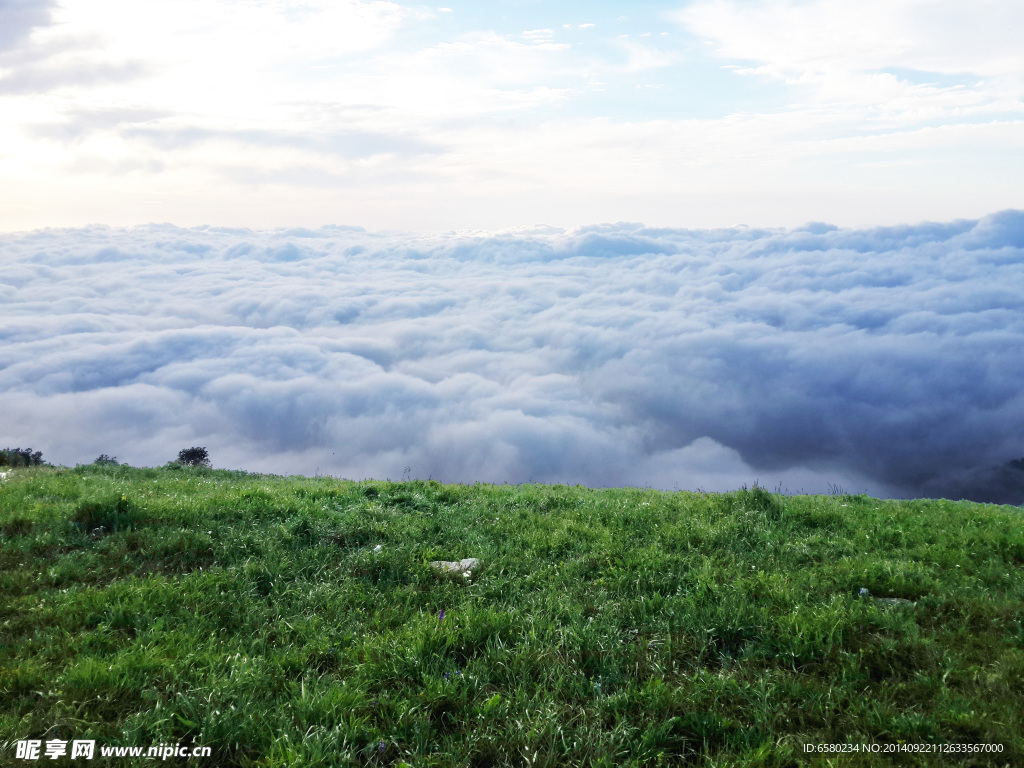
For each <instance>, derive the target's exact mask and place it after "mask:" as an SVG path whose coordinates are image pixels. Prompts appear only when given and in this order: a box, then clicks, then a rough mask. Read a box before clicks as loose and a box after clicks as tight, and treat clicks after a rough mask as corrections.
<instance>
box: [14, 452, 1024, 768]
mask: <svg viewBox="0 0 1024 768" xmlns="http://www.w3.org/2000/svg"><path fill="white" fill-rule="evenodd" d="M0 532H2V543H0V642H2V644H0V764H19V765H31V764H34V763H32V762H31V761H29V762H25V761H18V760H16V759H15V742H16V741H17V740H23V739H39V740H41V741H43V743H44V745H45V741H46V740H52V739H62V740H68V741H69V742H70V741H71V740H72V739H95V740H96V742H97V750H99V745H129V746H145V747H148V746H149V745H154V744H162V743H167V744H172V745H175V744H177V745H186V746H189V745H190V746H193V747H198V746H200V745H205V746H209V747H210V748H211V749H212V756H211V757H209V758H205V759H198V758H197V759H193V760H191V761H184V760H183V759H178V758H173V757H172V758H171V759H169V760H167V761H165V762H164V764H167V765H172V764H186V763H188V764H192V765H196V764H198V765H207V766H268V767H269V766H286V765H287V766H311V765H338V766H378V765H380V766H385V765H388V766H390V765H402V764H403V763H404V764H407V765H411V766H416V768H426V767H427V766H438V767H440V766H480V767H482V766H506V765H508V766H527V765H529V766H584V765H587V766H591V765H592V766H609V767H610V766H632V765H636V766H659V765H664V766H671V765H679V764H683V763H684V762H688V763H690V764H694V765H715V766H729V765H735V766H741V765H742V766H746V765H762V766H786V765H798V764H799V765H806V764H811V765H834V766H853V765H856V766H861V765H890V764H893V762H894V759H895V758H894V757H893V756H892V755H891V754H885V753H884V752H882V751H881V750H886V749H899V748H900V746H899V745H900V744H901V743H903V744H906V745H925V744H947V743H952V744H964V745H972V744H976V745H983V744H990V745H999V747H998V748H999V749H1001V750H1002V751H1001V752H999V753H992V752H989V753H984V752H973V753H970V752H957V753H937V752H931V753H927V754H918V755H916V756H914V755H912V754H909V753H904V754H903V756H902V757H900V758H899V764H907V765H1022V764H1024V724H1022V715H1024V686H1022V684H1021V680H1022V679H1024V629H1022V624H1021V619H1022V605H1024V575H1022V570H1021V566H1022V564H1024V519H1022V516H1021V510H1020V509H1017V508H1013V507H996V506H988V505H981V504H972V503H966V502H950V501H928V500H922V501H910V502H908V501H879V500H876V499H871V498H867V497H864V496H848V495H846V496H792V497H782V496H776V495H773V494H770V493H768V492H766V491H764V490H762V489H759V488H754V489H751V490H741V491H737V492H734V493H729V494H698V493H686V492H681V493H663V492H656V491H651V490H639V489H610V490H590V489H586V488H580V487H562V486H554V487H551V486H538V485H524V486H488V485H477V486H453V485H441V484H439V483H436V482H404V483H389V482H362V483H354V482H347V481H339V480H335V479H331V478H302V477H287V478H286V477H274V476H260V475H249V474H245V473H240V472H226V471H213V470H207V469H202V468H191V469H190V468H179V469H169V468H161V469H134V468H130V467H123V466H122V467H117V466H84V467H77V468H75V469H56V470H54V469H25V470H16V471H15V472H14V473H13V474H12V475H11V477H9V478H8V479H7V480H6V481H3V482H0ZM466 557H476V558H479V559H480V561H481V564H480V567H479V568H477V569H476V570H475V571H473V573H472V575H471V576H469V577H465V576H461V575H449V574H445V573H441V572H439V571H438V570H436V569H434V568H431V567H430V562H431V561H435V560H459V559H461V558H466ZM862 589H866V590H868V592H869V594H868V595H862V594H861V590H862ZM875 598H902V599H903V601H893V600H879V599H875ZM906 601H911V602H906ZM837 743H844V744H850V745H854V744H874V745H878V746H877V747H876V749H879V750H880V751H879V753H877V754H874V755H872V754H870V753H866V752H860V753H855V752H847V753H832V754H823V755H818V756H814V755H811V754H805V752H804V746H803V745H804V744H815V745H828V744H837ZM893 745H896V746H893ZM903 748H905V749H909V748H911V747H903ZM914 748H920V747H914ZM833 749H835V748H833ZM98 754H99V753H98V751H97V758H96V761H98V762H95V761H94V762H93V763H89V762H87V761H83V760H81V759H78V760H74V761H70V762H69V761H67V760H64V759H61V760H57V761H54V760H48V759H43V760H41V761H39V762H37V763H35V764H40V763H45V764H47V765H54V764H57V765H64V764H67V765H87V764H140V765H141V764H152V761H146V760H141V759H140V760H136V761H135V763H132V762H131V760H130V759H122V760H117V759H105V760H100V759H99V757H98Z"/></svg>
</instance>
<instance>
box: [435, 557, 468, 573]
mask: <svg viewBox="0 0 1024 768" xmlns="http://www.w3.org/2000/svg"><path fill="white" fill-rule="evenodd" d="M478 565H480V561H479V560H477V559H476V558H475V557H467V558H464V559H463V560H435V561H434V562H432V563H431V564H430V567H431V568H433V569H435V570H438V571H445V572H446V573H456V574H457V573H462V574H466V575H468V573H469V571H472V570H473V569H474V568H476V567H477V566H478Z"/></svg>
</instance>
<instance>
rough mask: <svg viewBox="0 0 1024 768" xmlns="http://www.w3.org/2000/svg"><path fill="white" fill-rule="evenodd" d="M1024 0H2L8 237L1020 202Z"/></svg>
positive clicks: (745, 217)
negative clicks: (439, 2)
mask: <svg viewBox="0 0 1024 768" xmlns="http://www.w3.org/2000/svg"><path fill="white" fill-rule="evenodd" d="M1022 9H1024V6H1021V4H1020V3H1017V2H1015V1H1014V0H981V1H980V2H978V3H973V4H971V5H970V6H966V5H964V4H963V3H959V2H953V1H952V0H885V1H883V0H867V1H866V2H860V3H849V2H842V1H841V0H816V1H814V2H790V1H788V0H786V1H779V0H694V1H693V2H689V3H686V2H676V3H666V2H651V3H643V4H632V5H627V4H623V3H582V2H559V3H553V2H529V1H528V2H494V3H450V4H448V5H446V6H428V5H406V4H402V3H396V2H382V1H380V0H372V1H370V2H364V1H361V0H340V1H339V0H330V1H328V0H299V1H293V0H150V1H149V2H146V3H137V2H130V1H128V0H59V1H58V0H6V2H4V3H2V4H0V28H3V29H4V30H5V31H4V33H3V34H0V111H2V113H3V114H4V120H3V121H2V123H0V147H2V149H0V176H2V178H3V179H4V180H5V182H4V184H3V186H2V187H0V230H6V231H19V230H24V229H31V228H35V227H41V226H79V225H83V224H87V223H93V222H99V223H104V224H110V225H132V224H140V223H146V222H149V221H169V222H172V223H175V224H177V225H179V226H195V225H200V224H217V225H222V226H244V227H259V226H295V225H303V226H320V225H322V224H325V223H336V224H345V223H350V224H357V225H360V226H365V227H371V228H375V229H396V230H402V231H422V232H427V231H439V230H448V229H500V228H504V227H511V226H521V225H530V224H536V223H546V224H551V225H555V226H574V225H583V224H590V223H595V222H600V221H619V220H628V221H643V222H645V223H646V224H649V225H658V226H689V227H700V226H729V225H732V224H737V223H744V224H748V225H757V226H797V225H800V224H802V223H804V222H806V221H809V220H822V221H830V222H834V223H836V224H839V225H848V226H872V225H879V224H894V223H898V222H906V221H920V220H925V219H930V220H945V219H950V218H956V217H964V216H967V217H977V216H982V215H985V214H987V213H991V212H993V211H997V210H1003V209H1007V208H1021V207H1024V185H1022V184H1021V183H1020V179H1021V178H1022V177H1024V130H1022V129H1024V102H1022V96H1024V54H1022V53H1021V50H1020V49H1021V47H1020V45H1019V40H1018V39H1017V35H1016V30H1019V29H1020V28H1022V26H1024V10H1022Z"/></svg>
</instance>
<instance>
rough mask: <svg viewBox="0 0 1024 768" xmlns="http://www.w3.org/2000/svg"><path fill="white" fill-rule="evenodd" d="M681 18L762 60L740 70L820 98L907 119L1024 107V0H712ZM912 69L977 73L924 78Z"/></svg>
mask: <svg viewBox="0 0 1024 768" xmlns="http://www.w3.org/2000/svg"><path fill="white" fill-rule="evenodd" d="M675 18H676V19H677V20H678V21H679V22H681V23H682V24H684V25H685V26H686V27H687V28H688V29H689V30H690V31H692V32H693V33H695V34H697V35H698V36H700V37H703V38H705V39H706V40H708V41H710V42H711V43H712V44H713V45H714V48H715V51H716V52H717V53H718V55H720V56H722V57H725V58H728V59H733V60H737V61H744V62H755V65H754V66H751V67H747V68H743V69H740V70H739V71H741V72H744V73H747V74H759V75H765V76H769V77H773V78H777V79H780V80H783V81H785V82H787V83H790V84H792V85H798V86H806V87H807V88H808V89H809V94H808V96H809V97H810V98H812V99H814V100H816V101H824V102H827V103H835V104H845V105H846V106H847V107H850V106H854V105H857V106H861V105H862V106H865V107H873V108H877V109H884V110H887V111H890V112H897V113H900V114H902V115H904V117H905V118H906V119H921V118H922V117H925V118H927V117H932V116H934V113H935V110H936V109H937V108H939V109H941V111H943V112H945V113H947V114H948V113H955V114H958V115H963V114H965V113H970V112H974V111H985V110H988V111H993V110H1000V111H1013V112H1017V113H1019V112H1021V111H1022V109H1024V108H1022V105H1021V103H1020V97H1021V95H1022V93H1024V76H1022V75H1024V53H1022V52H1021V46H1020V43H1019V40H1018V39H1017V37H1018V36H1017V35H1016V33H1015V31H1014V30H1016V29H1019V28H1020V26H1021V25H1022V24H1024V7H1022V6H1021V5H1020V3H1016V2H1012V0H986V1H985V2H980V3H975V4H971V5H964V4H963V3H958V2H953V1H952V0H867V1H866V2H858V3H848V2H843V0H815V1H814V2H808V3H797V2H791V1H790V0H783V1H782V2H779V1H777V0H772V1H769V0H759V1H758V2H755V3H738V2H735V1H734V0H711V1H710V2H698V3H695V4H693V5H691V6H688V7H687V8H686V9H684V10H681V11H679V12H677V13H676V14H675ZM908 71H917V72H920V73H922V74H924V75H925V76H927V74H928V73H931V74H932V75H933V76H935V75H974V76H975V77H976V79H975V80H974V81H969V82H968V83H966V84H964V83H958V84H955V85H944V86H934V85H932V86H929V85H918V84H914V83H912V82H910V81H909V80H908V79H907V78H908V77H909V74H908ZM921 102H924V105H923V106H921ZM918 110H923V113H924V114H920V113H919V112H918Z"/></svg>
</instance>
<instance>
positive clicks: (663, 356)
mask: <svg viewBox="0 0 1024 768" xmlns="http://www.w3.org/2000/svg"><path fill="white" fill-rule="evenodd" d="M0 256H2V259H3V263H4V265H5V266H4V268H3V271H2V272H0V299H2V304H0V306H2V309H0V360H3V361H4V363H3V366H2V367H0V387H2V389H3V391H4V393H5V395H4V407H5V421H4V427H3V429H4V434H3V435H0V442H9V443H11V444H12V445H13V444H21V445H31V446H32V447H33V448H35V449H37V450H43V451H44V456H45V457H46V458H48V459H49V460H52V461H60V462H65V463H74V462H79V461H89V460H91V459H92V458H94V457H95V456H96V455H99V454H100V453H107V454H111V455H117V456H119V457H121V458H122V459H124V460H128V461H130V462H133V463H137V464H156V463H162V462H164V461H167V460H169V459H170V458H173V457H174V455H176V452H177V450H179V449H180V448H182V447H186V446H187V445H192V444H198V445H206V446H207V447H208V448H210V450H211V453H212V455H213V458H214V462H215V463H216V464H217V465H219V466H237V467H243V468H247V469H252V470H264V471H279V472H281V471H285V472H310V473H311V472H313V471H315V470H319V471H321V472H332V473H336V474H340V475H343V476H349V477H363V476H374V477H382V476H390V477H393V478H398V477H400V476H401V474H402V471H403V468H404V467H405V466H410V467H412V469H413V473H414V474H415V475H416V476H420V477H426V476H433V477H435V478H437V479H441V480H445V481H464V482H473V481H476V480H485V481H495V482H502V481H511V482H520V481H529V480H534V481H546V482H581V483H586V484H590V485H622V484H632V485H648V484H649V485H654V486H657V487H663V488H672V487H676V486H678V487H682V488H695V487H702V488H704V489H705V490H722V489H727V488H730V487H737V486H739V485H741V484H743V483H747V484H749V483H751V482H753V481H754V480H759V481H760V482H761V483H762V484H765V485H768V486H770V487H773V488H774V487H775V486H777V485H780V484H781V485H782V486H783V487H786V488H789V489H790V490H793V491H797V490H805V491H824V490H826V488H827V485H828V484H829V483H831V484H838V485H841V486H843V487H845V488H847V489H848V490H857V491H859V490H865V489H867V490H869V491H871V492H873V493H878V494H897V495H914V494H920V493H925V492H931V493H943V494H946V495H954V496H955V495H956V494H958V493H969V494H972V495H974V496H975V497H978V498H980V497H981V496H983V495H984V494H986V493H987V494H989V496H988V497H986V498H998V499H1000V500H1010V501H1013V503H1020V502H1021V501H1022V500H1024V499H1022V498H1017V497H1016V496H1015V494H1016V495H1020V494H1021V493H1024V486H1021V485H1019V484H1018V485H1014V483H1015V482H1016V480H1015V478H1016V477H1017V475H1015V474H1014V472H1015V471H1016V470H1012V468H1007V467H1006V466H1005V465H1006V463H1007V462H1008V461H1010V460H1011V459H1016V458H1020V457H1021V456H1024V443H1022V442H1021V437H1020V435H1021V434H1022V432H1021V429H1020V426H1021V423H1022V420H1024V398H1022V397H1021V395H1020V391H1019V382H1020V380H1021V377H1022V375H1024V368H1022V364H1021V362H1020V356H1019V354H1017V350H1019V348H1020V347H1021V346H1022V344H1024V337H1022V334H1024V321H1022V319H1021V318H1022V317H1024V303H1022V300H1021V298H1020V297H1021V296H1024V270H1022V268H1021V264H1022V263H1024V259H1022V256H1024V213H1020V212H1012V211H1011V212H1005V213H1002V214H999V215H996V216H990V217H987V218H985V219H982V220H980V221H963V220H961V221H954V222H950V223H946V224H920V225H912V226H900V227H889V228H874V229H865V230H842V229H836V228H834V227H829V226H825V225H808V226H807V227H805V228H801V229H797V230H759V229H750V228H747V229H731V230H679V229H654V228H649V227H644V226H642V225H639V224H608V225H601V226H591V227H581V228H577V229H573V230H563V229H558V228H550V227H549V228H544V227H538V228H520V229H518V230H515V231H509V232H505V233H483V232H481V233H463V234H449V235H406V234H380V233H371V232H366V231H364V230H360V229H358V228H343V227H325V228H321V229H317V230H301V229H292V230H276V231H252V230H226V229H218V228H210V227H204V228H197V229H180V228H176V227H172V226H170V225H150V226H147V227H138V228H132V229H125V230H119V229H109V228H102V227H90V228H83V229H78V230H40V231H34V232H26V233H21V234H14V235H5V236H0ZM993 468H998V469H993ZM986 489H987V490H986Z"/></svg>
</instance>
